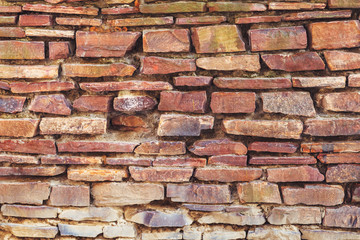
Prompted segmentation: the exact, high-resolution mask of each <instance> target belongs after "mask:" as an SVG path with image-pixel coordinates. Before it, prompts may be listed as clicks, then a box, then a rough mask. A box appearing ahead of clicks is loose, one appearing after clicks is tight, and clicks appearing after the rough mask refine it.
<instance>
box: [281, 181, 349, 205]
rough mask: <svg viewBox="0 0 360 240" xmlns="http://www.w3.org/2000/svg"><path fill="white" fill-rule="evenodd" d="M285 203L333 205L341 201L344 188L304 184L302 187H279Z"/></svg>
mask: <svg viewBox="0 0 360 240" xmlns="http://www.w3.org/2000/svg"><path fill="white" fill-rule="evenodd" d="M281 191H282V195H283V199H284V203H285V204H287V205H295V204H304V205H323V206H335V205H338V204H341V203H343V201H344V189H343V188H342V187H341V186H340V185H324V184H318V185H305V186H304V187H287V186H284V187H281Z"/></svg>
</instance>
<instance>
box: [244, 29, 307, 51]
mask: <svg viewBox="0 0 360 240" xmlns="http://www.w3.org/2000/svg"><path fill="white" fill-rule="evenodd" d="M248 34H249V37H250V44H251V51H255V52H256V51H274V50H293V49H305V48H306V47H307V36H306V30H305V28H304V27H303V26H295V27H280V28H267V29H252V30H249V32H248Z"/></svg>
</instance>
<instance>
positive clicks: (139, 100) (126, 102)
mask: <svg viewBox="0 0 360 240" xmlns="http://www.w3.org/2000/svg"><path fill="white" fill-rule="evenodd" d="M156 104H157V101H156V99H155V98H152V97H149V96H137V95H122V96H119V97H116V98H114V109H115V110H116V111H120V112H141V111H147V110H151V109H153V108H154V107H155V106H156Z"/></svg>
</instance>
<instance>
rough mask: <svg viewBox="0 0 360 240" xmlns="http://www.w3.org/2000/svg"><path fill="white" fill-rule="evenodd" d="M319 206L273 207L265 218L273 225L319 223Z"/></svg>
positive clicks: (320, 217) (320, 216)
mask: <svg viewBox="0 0 360 240" xmlns="http://www.w3.org/2000/svg"><path fill="white" fill-rule="evenodd" d="M321 219H322V214H321V209H320V208H319V207H274V208H273V209H272V210H271V212H270V215H269V216H268V217H267V220H268V221H269V223H270V224H273V225H285V224H321Z"/></svg>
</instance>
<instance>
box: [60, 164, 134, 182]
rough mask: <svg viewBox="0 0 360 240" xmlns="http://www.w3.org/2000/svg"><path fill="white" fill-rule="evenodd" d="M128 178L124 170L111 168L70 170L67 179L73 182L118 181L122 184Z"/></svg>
mask: <svg viewBox="0 0 360 240" xmlns="http://www.w3.org/2000/svg"><path fill="white" fill-rule="evenodd" d="M127 176H128V174H127V172H126V171H125V170H123V169H111V168H99V167H97V168H68V170H67V177H68V179H70V180H72V181H86V182H102V181H117V182H121V181H122V180H123V179H124V178H126V177H127Z"/></svg>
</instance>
